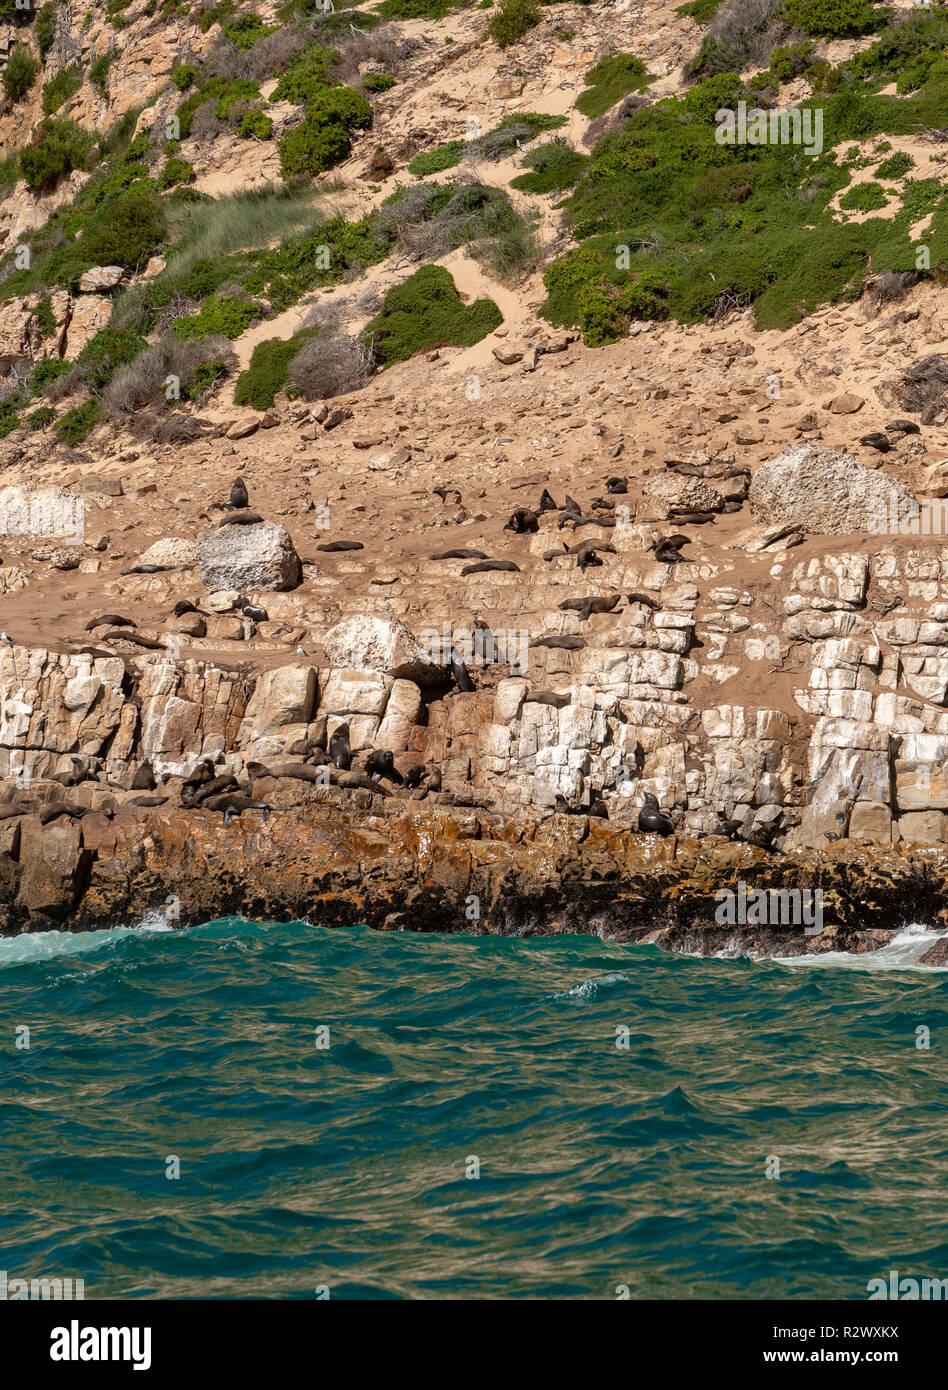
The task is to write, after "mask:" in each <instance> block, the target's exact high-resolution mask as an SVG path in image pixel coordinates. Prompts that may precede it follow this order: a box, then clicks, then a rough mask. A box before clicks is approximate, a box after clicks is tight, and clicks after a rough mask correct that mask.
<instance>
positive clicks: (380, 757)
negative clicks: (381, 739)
mask: <svg viewBox="0 0 948 1390" xmlns="http://www.w3.org/2000/svg"><path fill="white" fill-rule="evenodd" d="M364 770H365V771H366V772H367V773H368V775H369V776H370V777H371V778H372V781H373V782H379V781H381V779H382V778H383V777H387V778H388V780H389V781H390V782H395V783H397V785H398V786H402V785H403V784H404V781H405V779H404V777H403V776H402V774H401V773H400V772H399V771H398V769H397V768H396V766H395V759H394V758H393V756H392V754H391V753H390V752H389V750H388V749H387V748H376V749H374V750H373V751H372V752H371V753H370V754H369V756H368V757H367V758H366V760H365V769H364Z"/></svg>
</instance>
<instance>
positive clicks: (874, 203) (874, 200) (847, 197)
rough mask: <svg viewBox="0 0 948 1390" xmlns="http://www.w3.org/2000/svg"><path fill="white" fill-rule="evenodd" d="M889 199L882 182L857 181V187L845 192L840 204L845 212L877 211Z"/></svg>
mask: <svg viewBox="0 0 948 1390" xmlns="http://www.w3.org/2000/svg"><path fill="white" fill-rule="evenodd" d="M888 201H889V198H888V195H887V193H886V191H885V189H884V188H883V187H882V185H881V184H880V183H872V182H869V183H857V184H856V186H855V188H851V189H850V190H849V192H848V193H844V194H843V196H842V197H841V198H840V200H839V206H840V207H841V208H842V209H843V210H844V211H845V212H877V211H878V210H879V209H880V208H884V207H885V206H886V205H887V203H888Z"/></svg>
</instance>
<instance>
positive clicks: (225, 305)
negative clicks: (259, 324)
mask: <svg viewBox="0 0 948 1390" xmlns="http://www.w3.org/2000/svg"><path fill="white" fill-rule="evenodd" d="M261 312H262V311H261V308H260V305H259V304H256V303H254V301H253V300H252V299H235V298H233V297H232V296H229V295H223V296H218V295H212V296H211V297H210V298H209V299H206V300H205V301H204V303H203V304H202V305H201V312H200V313H199V314H194V315H192V316H190V317H188V318H180V319H175V321H174V329H175V332H176V333H178V334H179V335H180V336H181V337H182V338H207V337H209V336H210V335H212V334H213V335H215V336H219V337H223V338H239V337H240V335H241V333H245V332H246V330H247V329H248V328H249V327H250V325H251V324H252V323H253V322H254V320H255V319H258V318H260V316H261Z"/></svg>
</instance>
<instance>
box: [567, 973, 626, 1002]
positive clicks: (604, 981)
mask: <svg viewBox="0 0 948 1390" xmlns="http://www.w3.org/2000/svg"><path fill="white" fill-rule="evenodd" d="M628 978H629V977H628V975H619V974H615V973H613V974H611V975H594V976H592V977H591V978H590V979H588V980H583V982H582V984H581V985H573V988H572V989H564V990H562V991H561V993H559V994H554V996H553V998H554V999H594V998H595V996H596V995H597V994H598V993H599V991H600V990H601V989H603V988H604V987H606V988H607V987H608V986H610V985H618V984H624V983H626V982H627V981H628Z"/></svg>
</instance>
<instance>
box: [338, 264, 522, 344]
mask: <svg viewBox="0 0 948 1390" xmlns="http://www.w3.org/2000/svg"><path fill="white" fill-rule="evenodd" d="M502 322H503V315H502V314H501V312H500V310H499V309H498V308H497V305H496V304H495V303H494V302H493V300H492V299H479V300H477V301H476V302H475V303H474V304H470V305H468V304H464V303H463V301H462V299H461V296H460V295H459V294H458V292H457V289H456V288H455V285H454V280H453V279H452V278H451V275H450V274H449V272H448V271H447V270H445V269H444V267H443V266H436V265H425V266H422V267H421V269H420V270H416V271H415V273H414V275H411V276H409V278H408V279H407V280H406V281H405V282H404V284H402V285H397V286H396V287H395V288H394V289H391V290H389V292H388V294H387V295H386V296H385V299H384V300H383V302H382V308H381V310H380V311H379V313H378V314H377V315H376V317H375V318H374V319H372V321H371V322H370V323H369V324H367V325H366V329H365V338H366V341H367V342H368V343H369V345H370V346H371V348H372V351H373V352H374V354H375V356H376V358H377V359H378V361H379V363H380V365H382V366H389V365H390V364H391V363H392V362H401V361H403V360H404V359H405V358H407V357H411V356H413V355H414V354H415V353H416V352H423V351H425V349H427V348H432V347H437V346H438V344H439V343H456V344H458V345H459V346H462V347H472V346H473V345H474V343H479V342H481V340H482V339H483V338H486V337H487V335H488V333H492V332H493V331H494V329H496V328H499V327H500V325H501V323H502Z"/></svg>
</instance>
